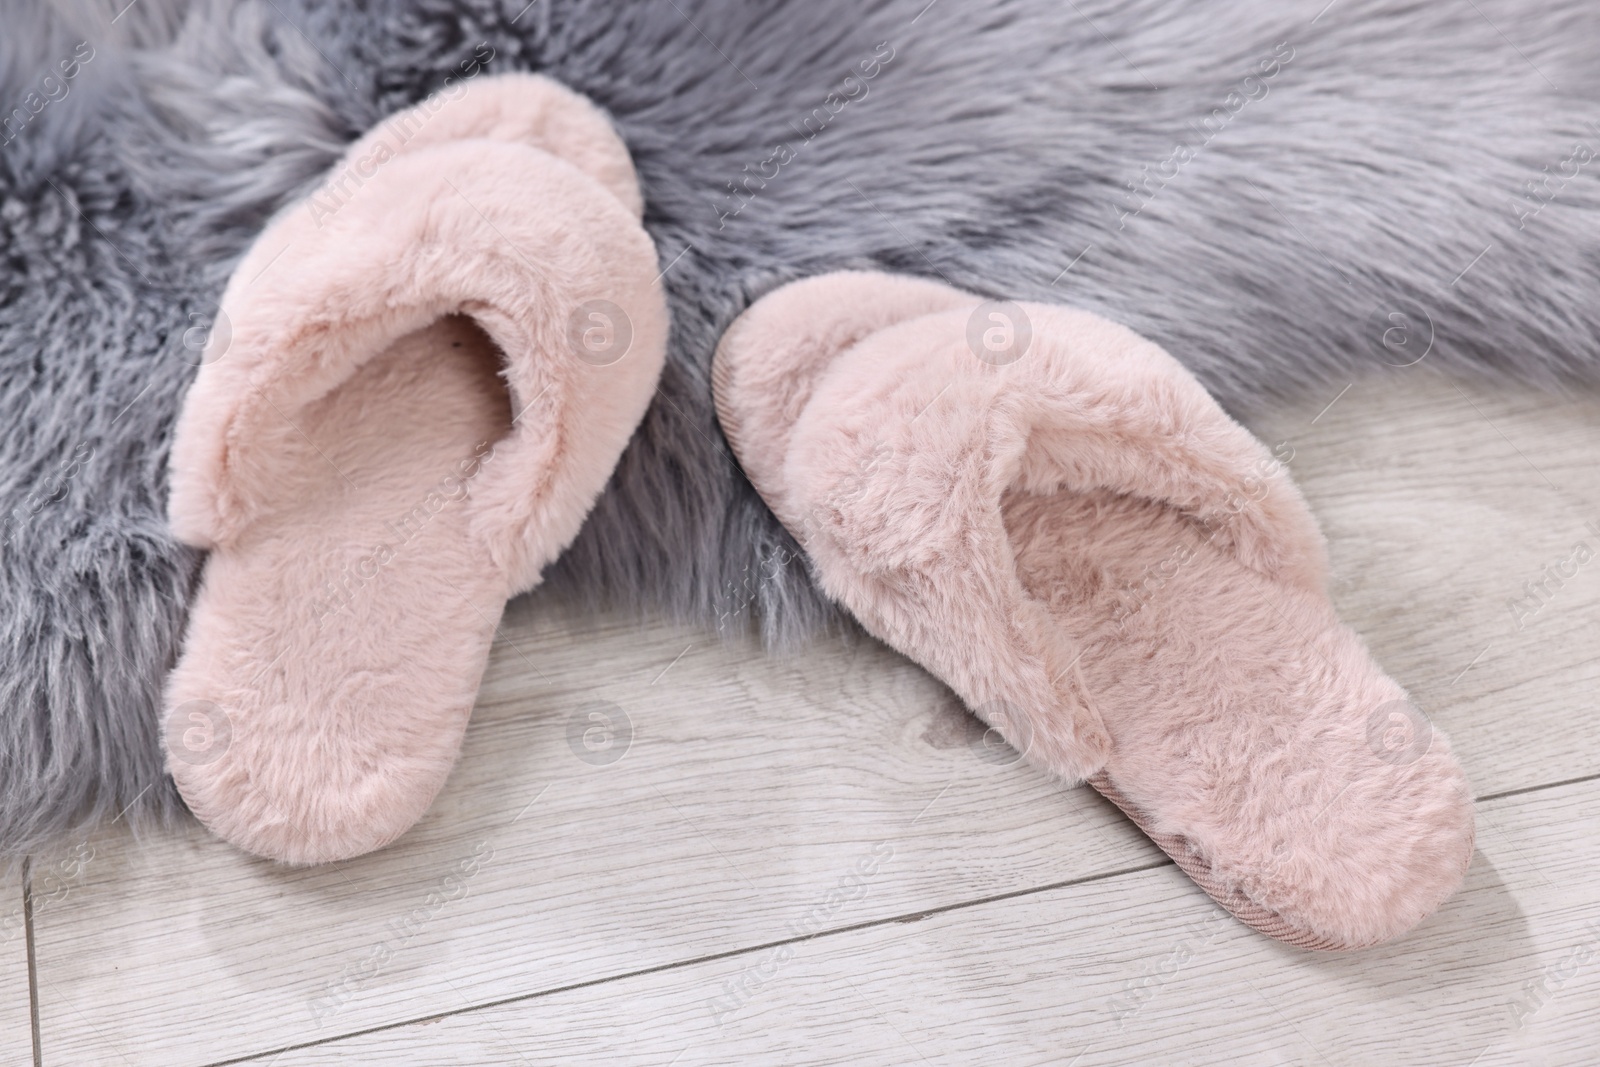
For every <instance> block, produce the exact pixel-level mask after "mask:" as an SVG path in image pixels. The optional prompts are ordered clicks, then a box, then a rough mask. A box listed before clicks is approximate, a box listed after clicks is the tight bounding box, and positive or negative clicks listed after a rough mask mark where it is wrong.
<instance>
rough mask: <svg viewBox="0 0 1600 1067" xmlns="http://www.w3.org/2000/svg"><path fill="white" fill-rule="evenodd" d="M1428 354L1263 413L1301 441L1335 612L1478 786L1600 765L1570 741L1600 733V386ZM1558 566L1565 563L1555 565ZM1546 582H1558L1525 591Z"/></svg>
mask: <svg viewBox="0 0 1600 1067" xmlns="http://www.w3.org/2000/svg"><path fill="white" fill-rule="evenodd" d="M1425 367H1426V364H1424V365H1423V366H1418V367H1412V368H1407V369H1404V370H1395V371H1393V372H1392V373H1387V374H1383V375H1375V376H1371V377H1367V378H1363V379H1360V380H1357V381H1355V382H1354V383H1353V385H1351V386H1350V388H1349V390H1348V391H1347V392H1342V391H1343V390H1344V387H1345V383H1343V382H1340V383H1336V384H1334V385H1332V386H1329V387H1328V389H1327V390H1326V393H1325V394H1324V395H1319V396H1313V397H1310V398H1308V399H1307V400H1306V401H1304V402H1302V403H1300V404H1297V405H1294V406H1292V407H1289V408H1285V409H1284V410H1283V412H1282V413H1281V414H1276V415H1274V416H1272V417H1270V418H1263V419H1258V420H1255V421H1254V422H1253V423H1252V424H1251V428H1252V429H1253V430H1254V431H1255V432H1256V433H1257V434H1258V436H1260V437H1261V438H1262V439H1263V440H1265V441H1267V442H1268V443H1270V444H1274V445H1276V444H1279V443H1280V442H1287V444H1288V446H1289V447H1291V448H1293V449H1294V458H1293V460H1292V461H1291V462H1290V470H1291V471H1292V473H1293V476H1294V478H1295V479H1296V481H1297V482H1298V483H1299V485H1300V487H1301V488H1302V489H1303V490H1304V492H1305V495H1306V497H1307V499H1308V500H1309V501H1310V502H1311V505H1312V507H1313V508H1314V509H1315V511H1316V513H1317V517H1318V518H1319V519H1320V520H1321V522H1322V525H1323V529H1324V531H1325V532H1326V533H1327V535H1328V539H1329V542H1330V547H1331V550H1332V559H1333V568H1334V579H1335V580H1334V587H1333V591H1334V599H1335V601H1336V603H1337V604H1338V606H1339V610H1340V613H1341V614H1342V615H1343V616H1344V618H1345V619H1346V621H1348V622H1349V623H1350V624H1351V625H1353V626H1354V627H1355V628H1356V629H1357V630H1359V631H1360V632H1361V633H1362V635H1363V636H1365V637H1366V639H1367V641H1368V643H1369V644H1370V645H1371V647H1372V649H1373V651H1374V653H1375V654H1376V655H1377V656H1378V659H1379V660H1380V661H1381V662H1382V663H1383V664H1384V665H1385V667H1387V668H1388V669H1389V671H1390V672H1391V673H1392V674H1393V675H1394V676H1395V678H1396V679H1398V680H1399V681H1400V682H1401V684H1403V685H1405V686H1406V687H1407V688H1409V689H1410V690H1411V692H1412V697H1413V699H1414V700H1415V701H1416V702H1417V703H1418V705H1419V706H1421V707H1422V708H1423V710H1424V711H1426V712H1427V713H1428V715H1429V716H1430V717H1431V718H1432V719H1433V721H1434V722H1435V723H1436V724H1437V725H1438V726H1439V727H1440V728H1441V729H1443V730H1444V731H1445V733H1446V734H1448V735H1449V736H1450V738H1451V740H1452V742H1453V743H1454V745H1455V750H1456V753H1457V754H1458V755H1459V756H1460V758H1461V760H1462V763H1463V765H1464V766H1465V767H1466V768H1467V772H1468V774H1469V776H1470V777H1471V779H1472V783H1473V787H1474V789H1475V790H1476V791H1477V793H1478V795H1480V796H1482V795H1489V794H1494V793H1499V792H1503V791H1506V790H1511V789H1523V788H1527V787H1529V786H1533V785H1538V784H1541V783H1547V782H1556V781H1567V780H1570V779H1574V778H1579V777H1582V776H1585V775H1591V774H1597V773H1600V746H1596V745H1593V744H1588V745H1582V744H1573V743H1572V739H1573V738H1574V737H1589V738H1593V737H1596V736H1600V701H1597V700H1596V697H1595V694H1596V693H1597V692H1600V655H1597V653H1600V534H1596V533H1595V532H1593V531H1594V530H1600V462H1597V460H1600V398H1597V397H1596V396H1594V395H1593V394H1590V395H1587V396H1582V397H1575V398H1568V399H1559V398H1555V397H1551V396H1549V395H1546V394H1541V393H1534V392H1531V391H1529V390H1525V389H1516V390H1514V389H1496V390H1490V389H1486V388H1484V387H1482V386H1471V385H1467V384H1464V383H1456V382H1453V381H1452V380H1450V379H1447V378H1444V377H1442V376H1438V375H1434V374H1430V373H1427V372H1426V370H1425ZM1341 393H1342V395H1341ZM1330 401H1336V402H1334V403H1333V405H1332V407H1328V404H1329V403H1330ZM1324 409H1326V411H1324ZM1319 414H1320V417H1319ZM1589 523H1594V524H1595V525H1594V527H1593V528H1592V530H1591V528H1590V527H1589V526H1588V525H1587V524H1589ZM1580 542H1581V543H1583V544H1585V545H1586V546H1587V547H1588V549H1589V550H1591V551H1592V552H1593V559H1591V560H1589V561H1588V562H1587V563H1581V564H1580V563H1579V562H1578V559H1577V557H1578V556H1580V555H1582V553H1575V548H1576V546H1577V545H1578V544H1579V543H1580ZM1569 561H1570V562H1569ZM1552 564H1555V565H1557V567H1558V568H1559V569H1560V570H1565V571H1568V572H1569V577H1567V578H1565V579H1563V578H1560V576H1559V574H1557V573H1556V572H1551V573H1552V574H1554V575H1555V581H1553V582H1552V581H1549V580H1548V579H1547V578H1545V577H1543V576H1544V575H1545V573H1546V567H1547V566H1550V565H1552ZM1541 581H1543V582H1545V583H1546V589H1547V591H1548V595H1544V594H1542V593H1540V592H1539V591H1534V592H1533V593H1531V594H1530V592H1529V591H1528V589H1527V586H1528V583H1530V582H1541ZM1514 605H1520V607H1514Z"/></svg>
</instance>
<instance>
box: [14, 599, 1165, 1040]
mask: <svg viewBox="0 0 1600 1067" xmlns="http://www.w3.org/2000/svg"><path fill="white" fill-rule="evenodd" d="M554 611H555V609H554V608H553V607H552V606H550V605H546V604H539V603H530V604H520V605H518V606H517V608H516V611H515V613H514V617H513V619H512V620H511V622H510V623H509V624H508V626H507V634H506V639H505V640H504V641H502V642H501V643H500V646H499V648H498V649H497V651H496V653H495V662H494V666H493V667H492V669H491V671H490V675H489V678H488V681H487V684H486V686H485V689H484V694H483V700H482V706H481V709H480V710H481V712H482V714H480V715H479V716H478V718H477V720H476V721H475V723H474V725H473V727H472V729H471V731H470V733H469V737H468V741H467V745H466V750H465V752H464V754H463V757H462V760H461V763H460V765H459V766H458V768H457V770H456V773H455V774H454V776H453V777H452V779H451V781H450V784H449V786H448V787H447V789H446V792H445V793H444V795H443V796H441V797H440V799H439V801H438V802H437V803H436V804H435V806H434V808H433V810H432V812H431V813H430V814H429V816H428V817H427V819H426V820H425V821H424V822H423V823H422V824H421V825H420V826H419V827H418V828H417V829H416V830H415V831H413V832H412V833H410V834H408V835H407V836H406V837H405V838H404V839H402V841H401V842H400V843H398V844H397V845H396V846H394V847H392V848H390V849H387V850H385V851H383V852H382V853H379V854H376V855H373V856H369V857H365V858H363V859H362V860H360V861H357V862H354V863H346V864H340V865H337V866H332V867H325V868H317V869H312V870H285V869H281V868H277V867H275V866H273V865H270V864H268V863H265V862H261V861H257V860H254V859H251V858H249V857H246V856H243V855H241V854H239V853H237V852H236V851H235V850H233V849H232V848H231V847H229V846H227V845H225V844H222V843H221V842H218V841H215V840H213V839H211V838H210V837H209V836H208V835H207V834H206V833H205V832H204V831H203V830H201V829H200V828H198V827H195V828H193V829H192V830H191V831H190V832H188V833H186V834H181V835H176V836H169V837H161V838H152V839H149V840H144V841H138V842H135V841H133V840H131V839H128V838H126V837H123V836H118V835H109V836H107V837H103V838H97V839H96V840H95V842H94V848H95V850H96V851H95V859H94V862H93V863H92V864H90V865H89V867H88V868H87V870H86V872H85V883H84V886H83V888H82V889H81V890H80V891H78V892H75V893H73V894H72V895H71V896H70V897H67V898H66V899H64V900H62V901H61V902H59V904H53V905H52V906H50V907H49V908H46V909H42V910H41V911H40V913H39V914H38V916H37V926H38V929H39V931H40V933H39V944H40V949H39V969H40V974H41V978H42V983H41V1019H42V1025H43V1028H44V1030H45V1032H46V1033H47V1034H48V1035H49V1037H48V1039H47V1040H46V1041H45V1049H46V1063H47V1064H81V1063H97V1062H112V1063H119V1064H120V1063H124V1062H126V1063H128V1064H157V1065H161V1067H177V1065H188V1064H203V1063H209V1062H212V1061H214V1060H219V1059H226V1058H228V1057H230V1056H238V1055H244V1054H247V1053H252V1052H255V1051H257V1050H259V1049H262V1048H271V1047H276V1046H279V1045H285V1044H291V1043H295V1042H300V1041H305V1040H313V1039H318V1038H327V1037H336V1036H338V1035H340V1034H343V1033H349V1032H351V1031H354V1030H359V1029H364V1028H367V1027H371V1026H376V1025H385V1024H389V1023H393V1022H397V1021H401V1020H405V1019H411V1018H415V1017H417V1016H418V1015H421V1014H430V1013H433V1012H437V1011H448V1010H455V1009H459V1008H463V1007H468V1006H470V1005H473V1004H478V1003H482V1002H485V1001H491V1000H497V999H501V998H505V997H512V996H523V995H527V994H529V993H533V992H537V991H540V990H547V989H553V988H557V987H561V986H566V985H570V984H574V983H580V982H592V981H596V980H599V979H603V978H606V977H608V976H612V975H616V974H622V973H627V972H630V971H634V970H637V969H640V968H645V967H653V966H660V965H663V964H669V963H674V962H678V961H682V960H685V959H692V958H696V957H700V956H704V955H708V954H712V953H720V952H729V951H735V950H738V949H741V948H745V947H747V946H749V945H752V944H761V943H764V942H767V941H772V940H776V939H780V938H783V937H787V936H790V935H789V933H788V931H789V930H790V928H791V926H792V925H793V924H795V923H800V922H804V923H807V924H809V925H808V928H813V929H828V928H835V927H839V926H845V925H851V924H856V923H861V922H867V921H871V920H876V919H883V918H886V917H892V916H898V915H904V914H908V913H915V912H919V911H924V910H927V909H930V908H936V907H942V906H946V905H950V904H954V903H958V902H961V901H964V900H970V899H974V898H980V897H985V896H991V895H996V894H1003V893H1011V892H1016V891H1018V890H1022V889H1028V888H1033V887H1037V886H1040V885H1048V884H1052V883H1057V882H1061V881H1065V880H1068V879H1074V878H1082V877H1087V876H1091V875H1095V874H1099V873H1103V872H1105V871H1107V870H1114V869H1119V868H1126V867H1130V866H1138V865H1141V864H1149V863H1153V862H1157V861H1158V860H1159V859H1160V855H1159V853H1158V852H1156V851H1155V850H1154V848H1153V847H1152V846H1150V845H1149V844H1148V843H1147V842H1146V841H1145V840H1144V839H1143V838H1142V837H1141V836H1139V835H1138V834H1137V833H1136V832H1135V831H1134V830H1133V829H1132V828H1131V827H1129V826H1128V825H1126V824H1125V823H1124V822H1123V821H1122V819H1121V817H1120V816H1119V815H1117V814H1116V813H1115V812H1114V811H1113V810H1111V809H1110V807H1109V806H1108V805H1106V804H1105V803H1104V802H1103V801H1101V800H1100V799H1099V798H1098V797H1097V796H1095V795H1094V794H1092V793H1090V792H1089V791H1087V790H1081V789H1064V788H1062V787H1061V786H1060V785H1059V784H1058V783H1055V782H1053V781H1051V780H1049V779H1047V778H1046V777H1044V776H1043V775H1041V774H1039V773H1037V772H1034V771H1032V770H1030V769H1027V768H1025V767H1020V766H1017V767H1008V766H1004V765H1002V763H1003V762H1004V759H1005V757H1006V755H1007V753H1006V751H1005V750H1001V751H1000V752H998V753H996V754H992V755H986V752H987V750H985V749H984V748H983V745H982V743H981V737H982V735H981V732H980V731H979V730H978V729H976V727H975V725H974V724H973V722H972V721H970V720H969V719H968V717H967V716H966V715H965V713H964V712H962V711H961V710H960V708H959V706H958V705H957V704H956V703H955V702H954V701H953V700H952V699H950V698H949V697H948V696H947V695H946V694H945V692H944V691H943V690H942V689H941V688H940V687H939V686H937V685H935V684H934V683H933V682H932V681H931V680H930V679H929V678H928V677H927V676H926V675H925V674H923V673H922V672H921V671H919V670H916V669H915V668H913V667H911V666H910V665H909V664H907V663H906V662H905V661H903V660H901V659H899V658H898V657H895V656H893V655H891V654H890V653H888V652H887V651H885V650H884V649H882V648H881V647H880V646H878V645H876V644H874V643H871V642H864V641H858V642H856V643H854V644H853V645H846V644H844V643H842V642H833V643H830V644H829V645H826V646H824V647H820V648H817V649H815V650H813V651H811V652H810V653H809V654H807V655H805V656H803V657H798V658H794V659H789V660H771V659H768V658H766V657H765V656H763V655H762V654H761V653H759V652H758V651H757V650H756V649H755V648H754V647H753V646H751V645H750V644H748V643H743V644H733V645H730V646H727V647H723V646H721V645H719V644H718V643H717V642H716V641H715V640H714V639H708V638H707V637H706V636H705V635H703V634H698V633H692V632H687V631H680V630H677V629H674V628H672V627H667V626H656V627H651V628H648V629H644V630H641V629H640V628H639V627H637V626H636V625H633V624H631V623H630V624H623V623H619V622H617V621H615V620H612V621H601V622H598V623H589V624H585V623H583V622H581V621H579V620H576V619H574V618H571V617H563V618H557V617H556V615H555V614H553V612H554ZM680 654H681V655H680ZM669 667H670V669H669ZM663 672H665V673H663ZM600 701H609V702H611V706H610V707H607V708H606V709H605V710H606V714H609V715H612V716H615V715H616V708H617V707H621V708H625V709H626V710H627V714H628V716H629V718H630V719H631V722H632V740H631V745H630V746H629V747H628V748H627V751H626V753H625V755H623V756H622V758H621V759H620V760H618V761H617V762H614V763H610V764H609V765H605V764H601V763H599V762H595V763H588V762H584V760H583V759H580V758H579V757H578V756H577V755H576V754H575V748H574V746H576V751H579V752H584V753H585V754H586V755H589V756H590V758H591V759H594V760H596V761H600V760H604V759H606V758H608V757H609V756H610V755H612V754H613V753H614V752H615V751H617V749H616V748H613V749H609V750H607V749H600V750H599V751H597V752H593V753H591V752H590V750H589V749H587V748H585V747H584V744H583V741H584V735H585V733H586V732H590V731H593V730H595V729H597V727H596V726H595V725H594V724H592V723H591V722H590V720H588V719H587V718H586V716H587V714H588V711H587V710H586V709H592V708H594V707H599V706H601V705H599V704H598V703H597V702H600ZM590 740H591V741H592V742H596V743H600V742H603V741H604V738H603V737H593V736H592V737H591V738H590ZM615 744H616V745H617V746H618V748H620V745H621V743H620V742H615ZM881 840H888V841H891V842H893V845H894V848H895V850H896V854H895V859H894V862H892V863H890V864H887V865H885V866H884V867H883V869H882V870H881V871H880V872H878V874H877V875H876V876H875V877H874V878H873V880H872V883H871V887H870V892H868V893H866V894H865V895H863V896H860V897H859V898H856V899H851V900H849V901H847V902H839V901H837V900H830V897H829V894H830V893H832V892H833V891H834V890H835V889H836V887H837V886H838V884H839V883H840V881H841V879H844V878H846V877H847V876H849V875H850V873H851V871H852V868H853V865H854V864H855V863H856V862H857V860H858V858H859V857H861V856H862V855H863V854H865V853H867V852H869V850H870V849H871V848H872V846H873V844H874V843H875V842H878V841H881ZM112 946H114V948H113V947H112ZM241 1004H249V1005H250V1008H249V1010H248V1011H246V1012H241V1011H240V1010H239V1005H241ZM83 1018H92V1019H93V1020H94V1027H93V1029H90V1028H87V1027H85V1026H84V1025H83V1023H82V1019H83Z"/></svg>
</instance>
